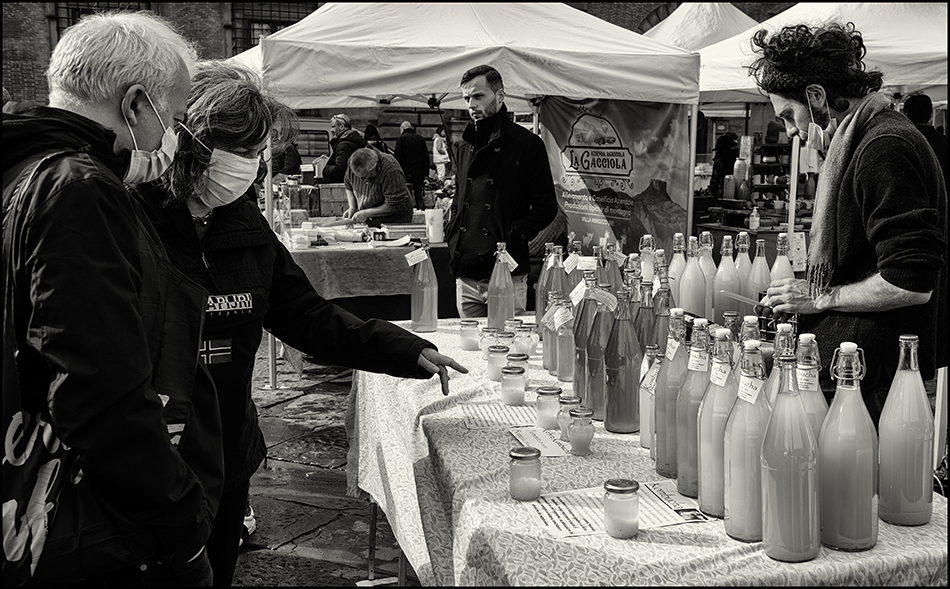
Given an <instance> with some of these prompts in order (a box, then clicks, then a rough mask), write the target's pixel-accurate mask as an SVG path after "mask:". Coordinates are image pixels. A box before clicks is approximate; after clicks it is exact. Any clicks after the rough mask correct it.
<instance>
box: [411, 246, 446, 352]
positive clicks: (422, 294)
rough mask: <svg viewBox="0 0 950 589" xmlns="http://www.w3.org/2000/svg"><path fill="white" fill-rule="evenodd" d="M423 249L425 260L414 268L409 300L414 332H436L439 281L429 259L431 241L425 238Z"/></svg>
mask: <svg viewBox="0 0 950 589" xmlns="http://www.w3.org/2000/svg"><path fill="white" fill-rule="evenodd" d="M420 241H421V242H422V249H423V250H424V251H425V252H426V257H425V259H424V260H422V261H421V262H419V263H418V264H416V265H414V266H413V267H412V290H411V291H410V295H409V300H410V306H411V307H412V313H411V314H410V319H411V324H410V327H411V329H412V331H416V332H420V333H422V332H431V331H435V330H436V328H437V327H438V323H439V280H438V278H437V277H436V275H435V268H433V267H432V258H430V257H429V240H428V239H427V238H425V237H423V238H422V239H421V240H420Z"/></svg>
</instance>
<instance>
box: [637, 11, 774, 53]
mask: <svg viewBox="0 0 950 589" xmlns="http://www.w3.org/2000/svg"><path fill="white" fill-rule="evenodd" d="M756 24H758V21H756V20H755V19H754V18H752V17H751V16H748V15H747V14H746V13H744V12H742V11H741V10H739V9H738V8H736V7H735V6H733V5H732V4H730V3H728V2H684V3H683V4H680V6H679V8H677V9H676V10H674V11H673V12H671V13H670V15H669V16H668V17H666V18H665V19H663V20H662V21H661V22H660V23H659V24H658V25H656V26H655V27H653V28H652V29H650V30H649V31H647V32H646V33H644V34H643V36H644V37H648V38H650V39H653V40H654V41H660V42H661V43H667V44H669V45H673V46H675V47H679V48H680V49H688V50H691V51H698V50H700V49H702V48H703V47H709V46H710V45H712V44H714V43H718V42H719V41H722V40H723V39H728V38H729V37H731V36H733V35H736V34H739V33H741V32H743V31H746V30H748V29H749V28H751V27H754V26H755V25H756Z"/></svg>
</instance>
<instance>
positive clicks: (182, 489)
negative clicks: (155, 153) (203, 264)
mask: <svg viewBox="0 0 950 589" xmlns="http://www.w3.org/2000/svg"><path fill="white" fill-rule="evenodd" d="M3 138H4V155H3V186H4V187H3V198H4V214H3V233H4V235H3V239H4V242H3V268H4V270H3V275H4V278H3V291H4V307H3V324H4V325H3V330H4V334H3V431H5V432H12V431H14V429H15V428H16V427H17V425H16V424H18V423H21V424H22V427H23V432H22V436H21V437H20V438H19V442H17V443H15V444H14V447H13V448H12V450H13V452H14V453H16V454H18V455H20V456H22V457H23V460H22V462H21V461H8V460H6V459H5V460H4V461H3V467H2V468H3V502H4V530H5V531H6V530H7V529H8V528H7V526H8V525H10V526H11V528H10V529H12V530H15V533H16V539H15V541H14V542H12V543H11V544H10V545H9V546H8V545H7V540H6V539H5V540H4V548H5V550H4V564H3V581H4V585H8V584H20V583H22V582H24V581H26V580H27V579H29V577H30V571H29V568H30V567H29V565H30V560H31V558H39V563H38V566H37V568H36V571H35V573H34V574H33V581H32V582H34V583H41V584H42V583H56V582H63V581H67V580H71V579H77V578H82V577H86V576H89V575H95V574H101V573H105V572H108V571H110V570H114V569H117V568H121V567H125V566H131V565H134V564H138V563H140V562H144V561H147V560H150V559H155V558H158V559H160V560H163V561H166V562H170V563H171V564H172V565H174V566H178V565H181V564H184V562H185V561H186V560H187V559H189V558H191V557H192V556H194V555H195V554H196V553H197V552H198V550H199V549H200V548H201V547H202V546H203V545H204V543H205V541H206V540H207V538H208V537H209V535H210V532H211V521H212V519H213V511H214V508H215V505H216V503H217V499H218V495H219V492H220V485H221V482H222V477H223V472H222V471H223V465H222V453H221V447H220V443H221V439H220V417H219V412H218V407H217V404H216V398H215V395H214V394H213V393H211V392H210V389H207V388H204V389H203V388H201V387H200V386H199V387H198V388H197V389H196V386H195V367H196V363H195V357H196V356H197V352H198V342H199V332H200V328H201V321H202V318H203V302H204V299H205V297H206V296H207V293H206V291H204V290H203V289H201V288H200V287H198V286H197V285H195V284H194V283H192V282H191V281H189V280H188V279H187V278H185V277H184V276H182V275H181V274H180V273H179V272H177V271H176V270H175V269H174V268H173V267H172V266H171V265H170V263H169V262H168V260H167V258H166V257H165V254H164V250H163V248H162V246H161V242H160V241H159V239H158V236H157V235H156V234H155V232H154V230H153V229H152V227H151V225H150V224H149V222H148V218H147V216H146V214H145V211H144V209H143V208H142V206H141V203H140V202H139V200H138V198H139V197H138V195H137V194H135V193H134V192H130V191H128V190H126V189H125V188H124V187H123V186H122V183H121V180H120V178H122V176H123V175H124V173H125V170H126V169H127V167H128V154H125V157H119V156H116V155H115V154H114V153H113V145H114V142H115V134H114V133H112V132H111V131H109V130H108V129H106V128H105V127H103V126H101V125H99V124H98V123H95V122H93V121H91V120H89V119H86V118H84V117H82V116H79V115H76V114H73V113H70V112H67V111H63V110H59V109H52V108H37V109H35V110H34V111H31V112H29V113H27V114H24V115H22V116H19V115H18V116H9V115H4V117H3ZM40 160H42V163H39V165H38V166H36V167H35V175H33V176H32V180H31V181H25V182H24V183H23V185H22V186H23V188H22V189H21V190H19V191H17V190H15V187H16V185H17V184H18V183H19V181H20V179H21V178H24V177H26V176H27V174H29V173H30V170H31V169H34V166H33V164H34V163H35V162H40ZM14 193H16V195H17V196H16V197H15V198H14ZM206 382H207V381H206ZM192 391H195V394H194V395H192ZM202 393H204V394H202ZM48 424H52V426H50V425H48ZM41 432H43V433H41ZM38 433H39V434H40V437H36V436H37V434H38ZM8 439H9V438H8ZM33 439H35V440H36V444H35V445H32V446H31V445H28V441H30V440H33ZM42 439H46V440H47V441H46V443H45V444H41V443H40V440H42ZM64 445H65V446H64ZM176 446H177V448H176ZM36 461H40V462H39V463H37V462H36ZM57 461H58V462H57ZM44 464H45V466H43V465H44ZM56 464H58V469H57V468H53V469H52V470H48V469H49V467H50V466H53V465H56ZM44 469H46V474H49V475H51V478H50V479H49V480H44V478H43V474H44ZM196 473H198V475H197V476H196ZM199 476H200V481H199ZM203 484H204V485H205V486H204V488H203ZM206 491H207V496H206ZM38 496H39V498H40V499H41V503H40V505H42V504H43V503H44V502H48V503H49V504H50V505H52V506H53V507H52V509H51V510H50V511H49V512H48V513H43V514H40V517H39V519H38V520H37V521H36V523H35V524H33V525H31V526H25V524H24V520H23V519H21V518H25V517H26V516H25V513H26V514H30V510H27V509H26V504H27V500H28V499H30V498H31V497H32V499H34V500H35V499H37V498H38ZM44 497H45V499H44ZM8 505H12V506H13V508H14V512H13V513H9V514H8V513H7V506H8ZM34 515H35V513H34ZM8 518H9V519H8ZM40 526H42V527H43V528H46V527H48V529H46V530H45V531H46V541H45V546H44V544H43V542H42V540H41V539H40V538H38V537H37V535H36V534H37V533H38V531H39V529H42V528H40ZM33 542H38V543H39V548H40V549H41V550H42V552H41V553H40V551H39V550H36V546H33V545H32V543H33ZM14 549H19V551H18V552H17V551H14ZM31 551H33V552H31Z"/></svg>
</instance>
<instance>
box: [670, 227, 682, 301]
mask: <svg viewBox="0 0 950 589" xmlns="http://www.w3.org/2000/svg"><path fill="white" fill-rule="evenodd" d="M685 269H686V238H685V237H683V234H682V233H674V234H673V257H672V258H671V259H670V270H669V273H668V274H669V277H670V293H671V294H672V296H673V301H675V303H674V304H676V305H677V306H679V307H682V306H683V304H682V303H681V302H680V277H681V276H682V275H683V270H685ZM684 309H685V307H684Z"/></svg>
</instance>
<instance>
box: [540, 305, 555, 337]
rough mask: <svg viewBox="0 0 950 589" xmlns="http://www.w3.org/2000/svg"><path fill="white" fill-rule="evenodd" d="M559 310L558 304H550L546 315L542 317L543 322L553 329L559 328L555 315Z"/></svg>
mask: <svg viewBox="0 0 950 589" xmlns="http://www.w3.org/2000/svg"><path fill="white" fill-rule="evenodd" d="M557 310H558V305H550V306H548V310H547V311H545V312H544V316H543V317H541V324H542V325H544V326H545V327H547V328H548V329H550V330H552V331H553V330H555V329H557V328H556V327H554V315H556V314H557Z"/></svg>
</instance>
